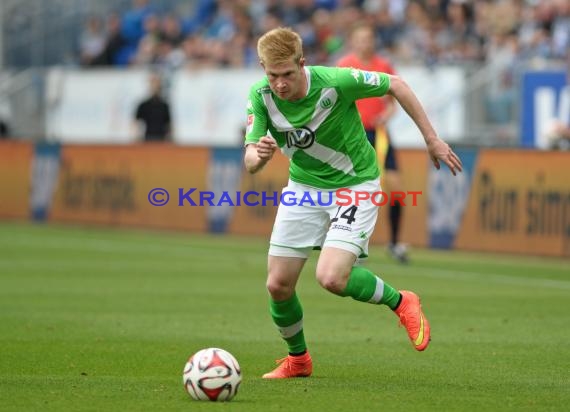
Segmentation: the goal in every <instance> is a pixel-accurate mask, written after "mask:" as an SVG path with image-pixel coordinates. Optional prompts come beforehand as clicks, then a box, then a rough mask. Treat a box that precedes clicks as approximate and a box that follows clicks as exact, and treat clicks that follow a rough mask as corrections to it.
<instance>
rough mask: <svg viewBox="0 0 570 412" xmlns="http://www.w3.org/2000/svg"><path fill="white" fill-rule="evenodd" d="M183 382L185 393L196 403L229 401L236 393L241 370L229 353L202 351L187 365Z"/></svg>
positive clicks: (215, 349)
mask: <svg viewBox="0 0 570 412" xmlns="http://www.w3.org/2000/svg"><path fill="white" fill-rule="evenodd" d="M182 381H183V383H184V388H186V391H187V392H188V393H189V394H190V396H191V397H192V398H194V399H196V400H198V401H229V400H231V399H232V398H233V397H234V396H235V395H236V394H237V391H238V388H239V384H240V383H241V369H240V367H239V364H238V361H237V360H236V358H235V357H234V356H233V355H232V354H231V353H229V352H228V351H225V350H223V349H219V348H207V349H202V350H200V351H198V352H196V353H195V354H194V355H192V356H190V359H188V362H186V365H185V366H184V373H183V375H182Z"/></svg>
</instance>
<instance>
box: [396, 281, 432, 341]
mask: <svg viewBox="0 0 570 412" xmlns="http://www.w3.org/2000/svg"><path fill="white" fill-rule="evenodd" d="M400 294H401V295H402V301H401V302H400V306H398V308H397V309H396V310H395V311H394V312H395V313H396V315H398V317H399V318H400V324H401V325H403V326H404V327H405V328H406V330H407V331H408V337H409V338H410V340H411V341H412V344H413V345H414V347H415V348H416V350H419V351H422V350H424V349H425V348H427V346H428V345H429V341H430V339H431V337H430V329H429V322H428V320H427V318H426V317H425V316H424V313H423V312H422V305H421V304H420V298H419V297H418V295H416V294H415V293H414V292H409V291H407V290H401V291H400Z"/></svg>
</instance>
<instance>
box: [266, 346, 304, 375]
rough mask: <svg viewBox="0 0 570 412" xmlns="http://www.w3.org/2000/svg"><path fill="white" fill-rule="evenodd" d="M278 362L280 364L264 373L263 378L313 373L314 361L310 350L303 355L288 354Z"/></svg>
mask: <svg viewBox="0 0 570 412" xmlns="http://www.w3.org/2000/svg"><path fill="white" fill-rule="evenodd" d="M276 362H277V364H279V366H277V367H276V368H275V369H274V370H272V371H271V372H268V373H266V374H265V375H263V379H286V378H302V377H307V376H311V373H313V361H312V360H311V355H309V352H306V353H305V354H303V355H301V356H291V355H288V356H287V357H286V358H283V359H278V360H277V361H276Z"/></svg>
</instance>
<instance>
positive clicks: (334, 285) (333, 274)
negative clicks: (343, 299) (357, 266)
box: [317, 268, 347, 295]
mask: <svg viewBox="0 0 570 412" xmlns="http://www.w3.org/2000/svg"><path fill="white" fill-rule="evenodd" d="M317 281H318V282H319V285H321V286H322V287H323V288H325V289H326V290H328V291H329V292H332V293H335V294H337V295H340V294H341V293H342V292H343V291H344V289H346V282H347V277H345V276H343V274H342V273H339V272H338V271H332V270H329V269H327V268H324V269H320V268H317Z"/></svg>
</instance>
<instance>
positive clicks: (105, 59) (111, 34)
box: [93, 14, 126, 66]
mask: <svg viewBox="0 0 570 412" xmlns="http://www.w3.org/2000/svg"><path fill="white" fill-rule="evenodd" d="M106 26H107V27H106V31H107V33H106V41H105V47H104V48H103V51H102V52H101V54H99V56H98V57H97V58H96V59H94V61H93V65H97V66H111V65H115V64H117V63H118V61H119V60H120V54H121V51H122V50H123V49H124V47H125V45H126V41H125V39H124V37H123V35H122V34H121V18H120V17H119V16H118V15H117V14H111V15H109V17H107V22H106Z"/></svg>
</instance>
